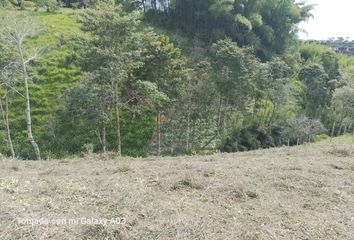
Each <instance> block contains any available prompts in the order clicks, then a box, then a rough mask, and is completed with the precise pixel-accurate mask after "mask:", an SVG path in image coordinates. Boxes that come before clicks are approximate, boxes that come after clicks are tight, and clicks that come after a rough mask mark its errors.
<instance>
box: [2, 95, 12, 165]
mask: <svg viewBox="0 0 354 240" xmlns="http://www.w3.org/2000/svg"><path fill="white" fill-rule="evenodd" d="M0 110H1V112H2V117H3V121H4V124H5V128H6V132H7V144H8V147H9V149H10V152H11V157H12V159H14V158H15V157H16V154H15V150H14V146H13V144H12V138H11V130H10V124H9V103H8V99H7V95H6V96H5V111H4V108H3V105H2V101H1V99H0Z"/></svg>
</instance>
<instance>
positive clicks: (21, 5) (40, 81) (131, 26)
mask: <svg viewBox="0 0 354 240" xmlns="http://www.w3.org/2000/svg"><path fill="white" fill-rule="evenodd" d="M0 6H1V8H2V10H0V17H1V19H2V21H1V23H0V32H1V34H0V53H1V55H0V70H1V90H0V93H1V100H2V101H1V106H2V108H1V113H2V114H1V117H2V118H1V120H3V121H2V122H1V123H2V125H1V128H0V151H1V153H2V154H6V155H15V156H17V157H20V158H30V159H33V158H35V157H37V156H36V155H35V153H34V149H33V145H32V144H31V143H30V141H29V140H28V122H26V119H27V118H26V114H25V109H26V101H25V99H26V98H24V93H25V85H24V81H23V79H24V76H25V75H24V71H23V69H21V68H20V64H19V62H20V61H19V54H18V51H17V50H18V48H16V46H15V45H13V44H11V41H9V38H8V37H9V36H13V34H14V33H16V31H17V30H18V29H16V27H12V28H11V26H10V25H11V24H7V23H8V22H9V21H11V19H14V18H16V19H19V21H22V20H23V19H31V24H29V25H28V26H27V29H30V30H33V31H32V33H33V34H30V35H26V38H25V39H24V43H23V45H24V46H23V49H24V50H26V51H27V52H28V56H27V57H29V58H30V57H31V56H32V55H31V54H30V53H34V52H35V53H38V54H36V58H33V59H31V61H28V62H27V63H26V64H25V66H26V70H28V79H29V93H30V94H29V95H30V103H31V114H32V115H31V118H32V125H33V135H34V139H35V140H36V142H37V143H38V146H39V148H40V151H41V153H42V157H43V158H52V157H65V156H68V155H77V154H81V153H82V152H105V151H116V152H117V153H118V154H119V155H120V154H123V155H130V156H147V155H150V154H158V155H160V154H165V155H178V154H192V153H204V152H213V151H226V152H233V151H246V150H251V149H258V148H269V147H275V146H281V145H296V144H301V143H303V142H309V141H314V140H315V139H316V136H317V135H319V134H322V133H324V134H327V135H341V134H344V133H349V132H350V133H351V132H352V131H353V127H354V125H353V123H354V120H353V119H354V58H353V57H350V56H347V55H342V54H338V53H336V52H335V51H334V50H333V49H332V48H331V47H333V46H331V45H330V44H327V45H329V46H325V45H321V44H320V43H317V42H301V41H299V40H298V39H297V32H298V31H299V29H298V27H297V26H298V24H299V23H300V22H302V21H305V20H307V19H308V18H309V17H311V9H312V8H313V6H311V5H305V4H302V3H295V1H293V0H285V1H284V0H268V1H265V0H248V1H246V0H193V1H186V0H170V1H169V0H155V1H154V0H151V1H149V0H145V1H133V0H117V1H109V0H107V1H98V0H96V1H95V0H88V1H87V0H79V1H71V0H66V1H63V2H57V1H56V0H38V1H22V0H18V1H17V0H5V1H2V2H1V3H0ZM84 8H85V9H84ZM21 19H22V20H21ZM34 30H35V31H34ZM9 34H10V35H9ZM11 34H12V35H11ZM26 130H27V131H26ZM12 150H13V153H12ZM37 158H38V157H37Z"/></svg>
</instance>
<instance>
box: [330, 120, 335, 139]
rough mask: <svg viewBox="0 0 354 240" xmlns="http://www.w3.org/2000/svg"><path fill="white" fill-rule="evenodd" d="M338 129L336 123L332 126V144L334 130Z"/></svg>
mask: <svg viewBox="0 0 354 240" xmlns="http://www.w3.org/2000/svg"><path fill="white" fill-rule="evenodd" d="M335 129H336V122H333V125H332V133H331V142H332V139H333V137H334V130H335Z"/></svg>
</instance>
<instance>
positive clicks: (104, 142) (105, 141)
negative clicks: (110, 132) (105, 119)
mask: <svg viewBox="0 0 354 240" xmlns="http://www.w3.org/2000/svg"><path fill="white" fill-rule="evenodd" d="M102 148H103V153H106V152H107V140H106V126H103V129H102Z"/></svg>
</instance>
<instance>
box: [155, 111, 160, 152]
mask: <svg viewBox="0 0 354 240" xmlns="http://www.w3.org/2000/svg"><path fill="white" fill-rule="evenodd" d="M156 118H157V156H161V112H160V110H157V116H156Z"/></svg>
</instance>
